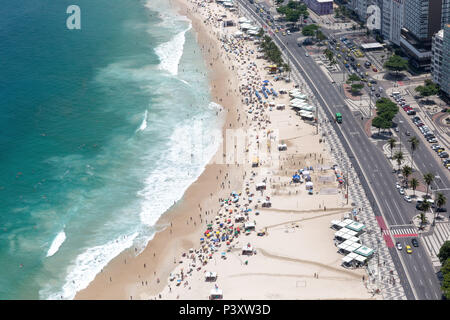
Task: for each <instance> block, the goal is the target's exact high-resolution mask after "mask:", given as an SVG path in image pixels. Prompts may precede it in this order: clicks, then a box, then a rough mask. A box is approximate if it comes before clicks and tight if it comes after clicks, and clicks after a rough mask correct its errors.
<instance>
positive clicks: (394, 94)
mask: <svg viewBox="0 0 450 320" xmlns="http://www.w3.org/2000/svg"><path fill="white" fill-rule="evenodd" d="M398 95H400V92H398V91H394V92H392V95H391V97H395V96H398Z"/></svg>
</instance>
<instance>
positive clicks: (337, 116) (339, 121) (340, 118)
mask: <svg viewBox="0 0 450 320" xmlns="http://www.w3.org/2000/svg"><path fill="white" fill-rule="evenodd" d="M335 121H336V122H337V123H342V114H341V113H340V112H336V115H335Z"/></svg>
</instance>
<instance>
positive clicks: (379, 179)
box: [239, 0, 449, 300]
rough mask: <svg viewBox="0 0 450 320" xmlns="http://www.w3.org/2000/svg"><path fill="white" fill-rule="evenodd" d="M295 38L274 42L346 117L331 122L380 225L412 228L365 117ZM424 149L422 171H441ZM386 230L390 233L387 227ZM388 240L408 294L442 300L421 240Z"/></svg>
mask: <svg viewBox="0 0 450 320" xmlns="http://www.w3.org/2000/svg"><path fill="white" fill-rule="evenodd" d="M239 3H240V5H241V6H242V7H243V8H244V9H245V10H246V11H247V12H248V13H249V14H251V16H252V18H253V19H255V20H256V21H258V22H259V23H260V24H262V25H266V23H265V21H264V19H263V18H261V17H260V16H259V14H258V13H257V12H256V11H255V6H254V5H253V4H250V3H249V2H248V1H247V0H239ZM297 37H298V35H287V36H280V35H279V34H276V33H273V34H272V38H273V39H274V41H275V42H276V43H277V44H278V45H279V47H280V48H281V49H282V51H283V52H284V53H285V54H286V55H287V57H288V58H289V60H290V65H291V67H292V68H295V69H297V70H298V71H299V73H300V74H301V75H302V76H303V77H304V79H305V81H306V82H307V84H308V86H309V87H310V88H311V90H312V92H313V94H314V95H315V97H316V99H317V101H318V102H319V103H320V105H321V106H322V108H323V110H324V111H325V114H326V115H327V117H328V119H330V120H331V119H333V118H334V116H333V115H334V113H335V112H340V113H341V114H342V115H343V119H344V121H343V123H342V124H340V125H338V124H333V125H334V127H335V130H336V132H337V134H338V136H339V138H340V139H341V142H342V144H343V145H344V147H345V149H346V151H347V153H348V154H349V156H350V159H351V161H352V164H353V166H354V168H355V169H356V171H357V172H358V175H359V176H360V180H361V183H362V184H363V186H364V189H365V191H366V194H367V196H368V199H369V200H370V201H371V203H372V206H373V209H374V212H375V215H376V216H377V220H378V221H379V224H380V227H381V228H382V229H387V226H394V225H395V226H400V225H401V226H408V225H409V226H411V223H410V221H411V220H412V218H413V216H414V215H415V209H414V206H412V205H411V204H409V203H407V202H405V201H404V200H403V198H402V196H400V194H399V193H398V191H397V189H396V187H395V183H396V178H395V176H394V175H393V174H392V167H391V166H390V164H389V162H388V161H387V159H386V157H385V156H384V155H383V154H382V152H381V150H380V149H379V148H378V147H377V146H376V145H375V144H373V143H372V142H371V141H370V139H369V138H368V136H367V134H366V133H365V131H364V128H363V122H362V121H361V119H360V118H359V117H358V118H355V117H354V115H353V113H352V111H351V110H350V109H349V108H348V107H347V106H346V103H345V100H344V97H343V96H342V94H341V92H340V90H339V88H338V87H337V85H336V84H332V83H331V81H329V79H328V78H327V77H326V76H325V75H324V74H323V72H322V70H321V69H320V67H319V66H318V65H317V64H316V63H315V62H314V60H313V59H312V58H311V57H309V56H306V55H305V53H306V51H305V49H304V48H303V47H298V46H297V43H296V41H295V40H296V38H297ZM408 125H409V124H408V123H407V121H404V127H405V128H407V130H409V131H411V132H412V129H411V128H408ZM426 148H428V146H421V147H419V150H418V151H416V153H415V164H416V165H417V167H418V169H419V170H420V171H422V172H437V171H438V170H436V169H437V168H436V167H437V162H436V160H435V159H434V158H433V159H432V160H430V158H431V156H432V155H431V153H430V154H429V155H427V154H426V152H425V149H426ZM426 151H428V150H426ZM428 152H429V151H428ZM441 167H442V165H441ZM439 175H440V176H441V179H442V180H437V181H436V184H437V186H438V187H439V188H446V186H448V185H449V184H448V180H447V177H446V176H445V174H442V175H441V174H439ZM386 225H387V226H386ZM381 232H382V231H380V236H381ZM384 232H385V233H386V230H385V231H384ZM385 239H386V243H387V245H388V248H389V252H390V254H391V256H392V259H393V262H394V264H395V266H396V269H397V272H398V274H399V277H400V281H401V283H402V285H403V287H404V289H405V294H406V296H407V298H408V299H423V300H429V299H441V290H440V285H439V282H438V279H437V277H436V272H435V270H434V267H433V265H432V263H431V260H430V258H429V257H428V254H427V253H426V251H425V249H424V246H423V245H422V243H421V241H420V239H419V243H420V245H419V247H413V250H414V252H413V253H412V254H407V253H406V252H405V250H402V251H398V250H397V249H396V248H395V247H394V246H393V243H392V240H391V239H392V238H391V237H390V236H385ZM402 239H404V240H401V241H400V242H403V247H405V245H406V244H410V242H409V240H410V238H408V237H405V238H402Z"/></svg>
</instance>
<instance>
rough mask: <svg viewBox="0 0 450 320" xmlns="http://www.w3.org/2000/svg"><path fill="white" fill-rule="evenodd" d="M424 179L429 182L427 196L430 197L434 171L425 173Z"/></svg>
mask: <svg viewBox="0 0 450 320" xmlns="http://www.w3.org/2000/svg"><path fill="white" fill-rule="evenodd" d="M423 180H425V183H426V184H427V197H428V188H429V187H430V184H431V182H433V180H434V176H433V174H432V173H426V174H424V175H423Z"/></svg>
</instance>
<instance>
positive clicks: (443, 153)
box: [439, 151, 448, 158]
mask: <svg viewBox="0 0 450 320" xmlns="http://www.w3.org/2000/svg"><path fill="white" fill-rule="evenodd" d="M439 157H440V158H448V153H447V152H445V151H444V152H441V153H440V154H439Z"/></svg>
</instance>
